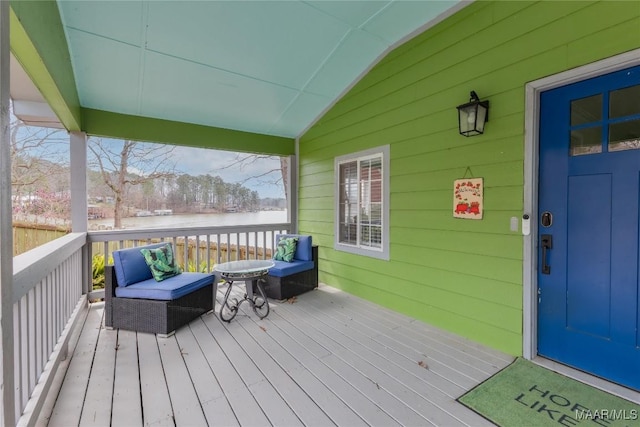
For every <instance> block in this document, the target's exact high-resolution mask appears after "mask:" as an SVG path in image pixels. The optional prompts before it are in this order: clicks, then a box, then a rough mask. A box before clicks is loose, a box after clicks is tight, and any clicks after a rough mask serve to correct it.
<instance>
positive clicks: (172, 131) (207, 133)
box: [82, 108, 295, 156]
mask: <svg viewBox="0 0 640 427" xmlns="http://www.w3.org/2000/svg"><path fill="white" fill-rule="evenodd" d="M82 119H83V125H84V127H83V130H84V131H85V132H87V133H88V134H90V135H96V136H107V137H110V138H123V139H134V140H137V141H152V142H162V143H167V144H174V145H186V146H190V147H201V148H214V149H219V150H231V151H242V152H250V153H260V154H270V155H277V156H289V155H292V154H294V150H295V141H294V140H293V139H291V138H284V137H280V136H271V135H262V134H257V133H250V132H242V131H237V130H231V129H222V128H216V127H211V126H202V125H196V124H192V123H182V122H174V121H170V120H161V119H154V118H150V117H142V116H132V115H127V114H119V113H112V112H109V111H101V110H93V109H90V108H83V109H82Z"/></svg>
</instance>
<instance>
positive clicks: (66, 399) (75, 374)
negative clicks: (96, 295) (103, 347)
mask: <svg viewBox="0 0 640 427" xmlns="http://www.w3.org/2000/svg"><path fill="white" fill-rule="evenodd" d="M101 323H102V310H101V309H95V310H90V311H89V313H88V315H87V318H86V320H85V322H84V326H83V328H82V332H81V333H80V337H79V338H78V342H77V344H76V346H75V349H74V350H73V355H72V357H73V359H72V363H70V364H69V368H68V369H67V373H66V375H65V379H64V381H63V383H62V386H61V388H60V392H59V393H58V399H57V400H56V404H55V406H54V407H53V411H52V413H51V415H50V417H49V424H48V425H49V426H55V427H57V426H60V427H68V426H72V425H79V423H80V416H81V415H82V406H83V404H84V401H85V394H86V391H87V385H88V384H89V374H90V372H91V367H92V364H93V358H94V355H95V349H96V344H97V342H98V336H99V333H100V325H101ZM71 351H72V350H71V349H69V352H70V353H71Z"/></svg>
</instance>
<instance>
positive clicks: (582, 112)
mask: <svg viewBox="0 0 640 427" xmlns="http://www.w3.org/2000/svg"><path fill="white" fill-rule="evenodd" d="M601 120H602V94H598V95H594V96H589V97H587V98H582V99H576V100H574V101H571V126H577V125H581V124H584V123H593V122H599V121H601Z"/></svg>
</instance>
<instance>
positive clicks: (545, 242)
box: [540, 234, 553, 274]
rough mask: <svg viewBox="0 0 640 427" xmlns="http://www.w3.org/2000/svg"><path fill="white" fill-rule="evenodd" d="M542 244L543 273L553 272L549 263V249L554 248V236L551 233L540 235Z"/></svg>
mask: <svg viewBox="0 0 640 427" xmlns="http://www.w3.org/2000/svg"><path fill="white" fill-rule="evenodd" d="M540 246H542V274H551V266H550V265H549V264H547V251H548V250H549V249H552V248H553V237H552V236H551V234H543V235H542V236H540Z"/></svg>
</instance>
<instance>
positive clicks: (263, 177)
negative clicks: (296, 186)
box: [217, 153, 289, 200]
mask: <svg viewBox="0 0 640 427" xmlns="http://www.w3.org/2000/svg"><path fill="white" fill-rule="evenodd" d="M265 159H278V160H279V161H280V167H276V168H273V169H270V170H267V171H262V172H260V173H258V174H255V175H251V176H249V177H247V178H245V179H243V180H241V181H239V182H238V184H240V185H244V184H246V183H247V182H249V181H251V180H256V181H258V182H259V183H263V184H269V185H282V186H283V188H284V194H285V198H286V199H287V200H288V199H289V194H288V192H289V185H288V184H289V181H288V176H289V171H288V168H289V162H288V159H287V157H279V156H268V155H263V154H243V153H238V154H237V155H236V157H235V159H234V160H233V161H232V162H230V163H229V164H227V165H226V166H222V167H219V168H218V169H217V170H218V171H220V170H224V169H231V168H234V167H239V169H240V170H241V171H242V170H245V169H246V168H249V167H251V166H253V165H255V164H256V163H257V162H259V161H261V160H265Z"/></svg>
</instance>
